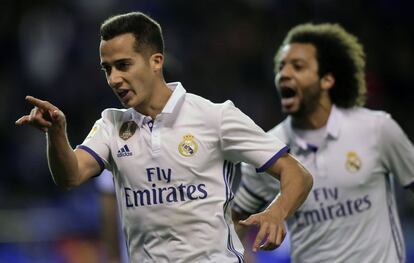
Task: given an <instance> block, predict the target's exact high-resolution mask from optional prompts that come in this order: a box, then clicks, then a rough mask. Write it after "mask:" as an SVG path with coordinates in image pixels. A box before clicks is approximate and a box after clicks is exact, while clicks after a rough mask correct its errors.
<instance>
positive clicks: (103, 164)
mask: <svg viewBox="0 0 414 263" xmlns="http://www.w3.org/2000/svg"><path fill="white" fill-rule="evenodd" d="M76 148H79V149H82V150H84V151H86V152H88V153H89V154H90V155H92V157H93V158H95V160H96V161H97V162H98V164H99V167H100V168H101V171H100V172H99V174H100V173H102V171H103V170H104V169H105V163H104V161H103V160H102V158H101V157H99V155H98V154H97V153H96V152H95V151H94V150H92V149H91V148H89V147H88V146H85V145H78V146H76Z"/></svg>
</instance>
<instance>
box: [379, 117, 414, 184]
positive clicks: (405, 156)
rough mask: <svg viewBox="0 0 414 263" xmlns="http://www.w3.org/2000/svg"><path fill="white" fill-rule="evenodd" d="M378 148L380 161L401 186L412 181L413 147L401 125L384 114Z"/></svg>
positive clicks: (413, 173) (413, 170)
mask: <svg viewBox="0 0 414 263" xmlns="http://www.w3.org/2000/svg"><path fill="white" fill-rule="evenodd" d="M379 131H380V138H379V143H380V149H381V157H382V161H383V163H384V164H385V166H386V167H387V169H388V170H389V171H390V173H392V174H393V175H394V176H396V177H397V178H398V180H399V182H400V183H401V184H402V185H403V186H408V185H410V184H412V183H413V182H414V147H413V144H412V143H411V141H410V140H409V139H408V137H407V135H406V134H405V133H404V131H403V130H402V129H401V127H400V126H399V125H398V124H397V123H396V122H395V120H394V119H392V118H391V116H390V115H386V116H384V117H383V118H382V119H381V125H380V127H379Z"/></svg>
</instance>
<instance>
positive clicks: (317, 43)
mask: <svg viewBox="0 0 414 263" xmlns="http://www.w3.org/2000/svg"><path fill="white" fill-rule="evenodd" d="M291 43H305V44H312V45H313V46H314V47H315V49H316V60H317V62H318V66H319V68H318V74H319V77H322V76H324V75H325V74H328V73H330V74H332V75H333V76H334V77H335V84H334V86H333V88H332V89H330V91H329V96H330V98H331V100H332V103H334V104H335V105H337V106H339V107H343V108H350V107H353V106H362V105H364V103H365V96H366V82H365V53H364V49H363V46H362V44H361V43H360V42H359V41H358V39H357V38H356V37H355V36H354V35H352V34H350V33H348V32H347V31H346V30H345V29H344V28H343V27H342V26H340V25H338V24H331V23H324V24H312V23H306V24H301V25H297V26H295V27H293V28H292V29H291V30H290V31H289V33H288V34H287V36H286V37H285V39H284V41H283V43H282V45H281V46H280V48H279V50H278V52H277V53H276V56H275V65H276V67H275V70H276V71H277V69H278V65H277V63H278V62H277V61H279V56H280V52H281V50H282V48H283V47H284V46H285V45H288V44H291Z"/></svg>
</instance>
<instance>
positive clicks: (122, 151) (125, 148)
mask: <svg viewBox="0 0 414 263" xmlns="http://www.w3.org/2000/svg"><path fill="white" fill-rule="evenodd" d="M116 156H118V157H125V156H132V152H131V151H130V150H129V148H128V145H126V144H125V145H124V146H123V147H122V148H121V149H119V150H118V154H117V155H116Z"/></svg>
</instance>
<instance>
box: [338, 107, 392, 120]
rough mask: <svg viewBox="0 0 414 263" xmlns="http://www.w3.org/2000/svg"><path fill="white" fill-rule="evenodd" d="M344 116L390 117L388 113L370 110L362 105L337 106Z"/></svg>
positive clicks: (374, 118) (373, 118) (362, 117)
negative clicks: (345, 107) (351, 106)
mask: <svg viewBox="0 0 414 263" xmlns="http://www.w3.org/2000/svg"><path fill="white" fill-rule="evenodd" d="M337 109H338V111H340V112H341V113H342V114H343V115H344V116H345V117H348V118H353V119H356V120H380V119H386V118H390V114H389V113H387V112H385V111H380V110H371V109H367V108H364V107H353V108H349V109H343V108H337Z"/></svg>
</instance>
